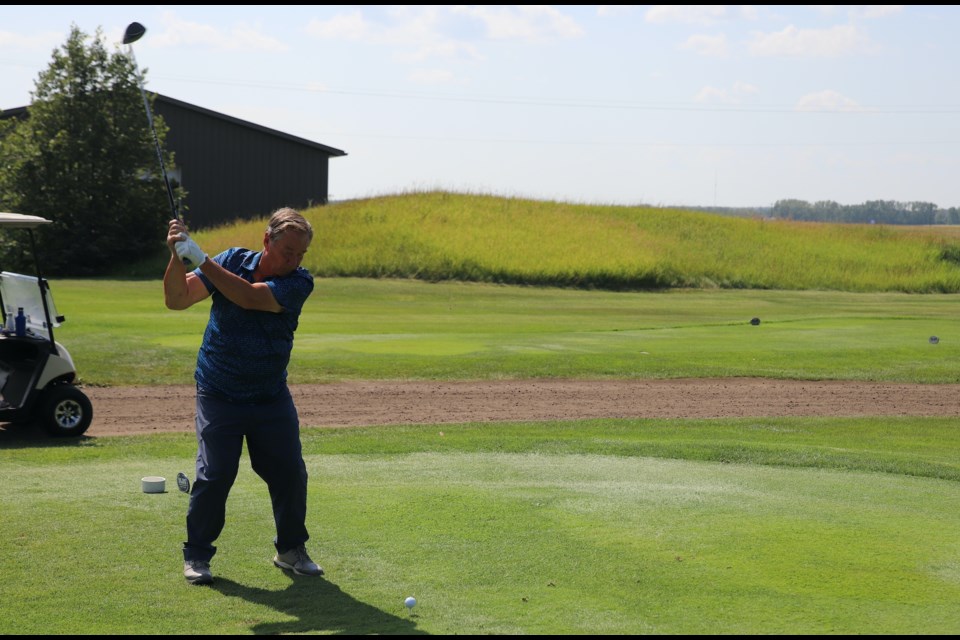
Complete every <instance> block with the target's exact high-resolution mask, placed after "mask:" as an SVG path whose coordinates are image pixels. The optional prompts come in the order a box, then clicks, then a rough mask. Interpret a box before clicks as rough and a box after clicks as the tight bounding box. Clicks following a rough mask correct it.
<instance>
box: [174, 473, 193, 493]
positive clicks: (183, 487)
mask: <svg viewBox="0 0 960 640" xmlns="http://www.w3.org/2000/svg"><path fill="white" fill-rule="evenodd" d="M177 488H179V489H180V491H183V492H184V493H190V479H189V478H187V474H185V473H184V472H183V471H181V472H180V473H178V474H177Z"/></svg>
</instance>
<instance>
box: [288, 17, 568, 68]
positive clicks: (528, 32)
mask: <svg viewBox="0 0 960 640" xmlns="http://www.w3.org/2000/svg"><path fill="white" fill-rule="evenodd" d="M387 15H388V17H387V18H386V21H376V20H370V19H368V18H367V17H366V16H365V15H364V13H363V12H362V11H361V10H356V11H352V12H350V13H342V14H339V15H336V16H334V17H332V18H329V19H327V20H311V21H310V22H309V23H308V24H307V26H306V27H305V29H304V31H305V32H306V33H307V35H309V36H313V37H316V38H322V39H339V40H347V41H351V42H360V43H363V44H371V45H378V46H389V47H398V48H400V49H401V51H398V52H397V53H396V54H395V55H396V58H397V59H398V60H401V61H403V62H411V63H419V62H423V61H425V60H427V59H430V58H444V59H454V58H467V59H472V60H482V59H483V55H482V54H481V53H480V49H479V47H478V45H477V44H476V43H474V42H472V41H470V40H467V39H464V38H458V37H453V36H450V35H447V33H446V32H445V29H447V28H455V27H450V25H455V23H456V22H457V20H460V21H461V22H462V21H463V20H464V19H466V20H467V21H470V22H473V23H475V24H479V25H480V27H481V28H482V30H483V34H484V37H485V38H487V39H491V40H526V41H534V42H536V41H543V40H546V39H550V38H573V37H579V36H581V35H583V29H582V28H581V27H580V26H579V25H578V24H577V23H576V21H574V20H573V19H572V18H571V17H569V16H567V15H565V14H564V13H562V12H561V11H559V10H558V9H556V8H554V7H548V6H520V7H499V6H487V5H483V6H459V5H458V6H452V7H441V6H428V7H409V6H403V7H401V6H395V7H391V8H390V9H389V10H388V12H387Z"/></svg>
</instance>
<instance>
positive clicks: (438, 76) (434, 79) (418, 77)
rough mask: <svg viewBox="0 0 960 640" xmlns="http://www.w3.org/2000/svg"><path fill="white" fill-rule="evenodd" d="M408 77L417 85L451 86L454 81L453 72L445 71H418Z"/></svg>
mask: <svg viewBox="0 0 960 640" xmlns="http://www.w3.org/2000/svg"><path fill="white" fill-rule="evenodd" d="M408 77H409V78H410V80H412V81H413V82H416V83H417V84H430V85H434V84H450V83H452V82H453V81H454V75H453V72H452V71H447V70H445V69H418V70H417V71H414V72H412V73H411V74H410V75H409V76H408Z"/></svg>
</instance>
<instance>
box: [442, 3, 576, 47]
mask: <svg viewBox="0 0 960 640" xmlns="http://www.w3.org/2000/svg"><path fill="white" fill-rule="evenodd" d="M453 12H454V13H456V14H460V15H466V16H470V17H472V18H476V19H478V20H480V21H481V22H482V23H483V25H484V26H485V27H486V34H487V37H488V38H492V39H494V40H529V41H539V40H545V39H547V38H577V37H579V36H582V35H583V29H582V28H581V27H580V25H578V24H577V22H576V20H574V19H573V18H571V17H570V16H568V15H565V14H563V13H562V12H560V11H559V10H558V9H556V8H555V7H551V6H546V5H521V6H517V7H503V6H497V7H494V6H490V5H477V6H470V7H468V6H463V5H460V6H457V7H454V8H453Z"/></svg>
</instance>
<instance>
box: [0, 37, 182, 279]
mask: <svg viewBox="0 0 960 640" xmlns="http://www.w3.org/2000/svg"><path fill="white" fill-rule="evenodd" d="M88 40H91V38H90V36H88V35H87V34H84V33H83V32H82V31H80V30H79V29H78V28H77V27H76V25H73V26H72V27H71V31H70V36H69V38H68V39H67V42H66V44H64V45H63V46H62V48H61V49H58V50H55V51H54V52H53V60H52V62H51V63H50V66H49V67H48V68H47V69H46V70H45V71H43V72H41V73H40V75H39V77H38V79H37V81H36V83H35V89H34V91H33V92H32V103H31V105H30V106H29V108H28V109H27V113H28V117H26V118H24V119H22V120H21V121H17V122H13V123H11V122H8V123H7V124H6V126H5V127H4V128H3V129H0V208H2V209H3V210H6V211H16V212H17V213H26V214H32V215H39V216H43V217H45V218H48V219H50V220H52V221H53V224H50V225H46V226H44V227H42V228H41V229H38V234H37V238H38V243H39V246H40V250H41V256H42V260H43V265H44V268H45V270H46V272H48V273H50V274H52V275H69V276H90V275H99V274H105V273H115V272H116V271H117V268H118V267H120V266H122V265H124V264H129V263H132V262H135V261H137V260H140V259H142V258H143V257H144V256H145V255H152V254H153V253H156V252H158V251H159V250H161V249H162V246H163V240H164V237H165V233H164V229H165V227H166V221H167V220H168V219H169V217H170V209H169V204H168V200H167V197H166V191H165V187H164V185H163V178H162V176H161V175H160V171H159V168H158V167H159V165H158V162H157V156H156V149H155V146H154V142H153V137H152V133H151V132H150V127H149V125H148V121H147V117H146V113H145V112H144V107H143V99H142V97H141V95H140V89H139V87H138V84H137V76H136V69H135V66H134V63H133V61H132V60H131V59H130V58H129V57H128V56H127V55H125V54H124V53H122V52H120V51H115V52H113V53H110V52H108V51H107V48H106V46H105V44H104V40H103V34H102V31H101V29H99V28H98V29H97V32H96V35H95V37H94V38H92V41H91V42H90V44H89V46H88V45H87V41H88ZM154 124H155V127H156V129H157V135H158V137H159V138H160V141H161V146H162V143H163V140H164V137H165V134H166V130H167V128H166V125H165V123H164V122H163V119H162V118H160V117H159V116H158V117H156V118H155V120H154ZM164 162H165V163H166V165H167V167H168V168H171V167H173V156H172V154H169V153H168V154H167V156H166V157H165V158H164ZM180 195H181V196H182V195H183V194H182V193H181V194H180ZM21 241H22V238H20V237H19V236H18V237H14V236H13V235H12V234H11V235H9V237H4V238H0V261H2V264H3V268H5V269H8V270H10V269H18V270H19V269H25V268H26V266H27V265H26V264H25V260H24V255H23V253H24V252H23V249H24V248H23V247H22V246H20V245H19V244H18V243H19V242H21Z"/></svg>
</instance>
